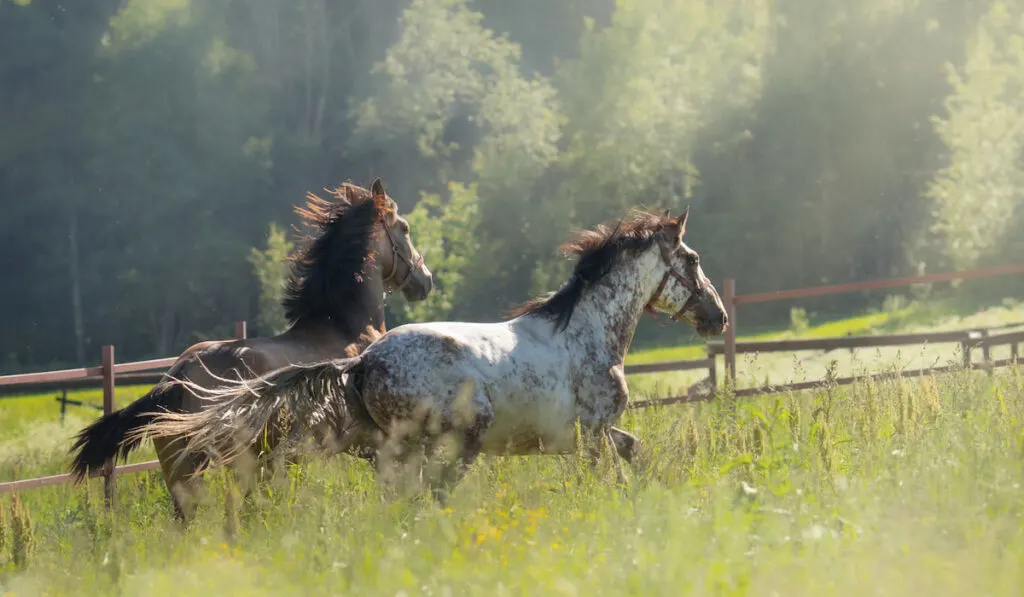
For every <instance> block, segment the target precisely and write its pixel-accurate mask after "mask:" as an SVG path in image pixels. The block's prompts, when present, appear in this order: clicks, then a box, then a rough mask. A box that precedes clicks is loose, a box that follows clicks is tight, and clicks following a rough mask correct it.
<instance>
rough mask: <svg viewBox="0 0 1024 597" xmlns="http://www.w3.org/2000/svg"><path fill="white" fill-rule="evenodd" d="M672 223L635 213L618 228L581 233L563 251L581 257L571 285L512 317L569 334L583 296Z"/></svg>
mask: <svg viewBox="0 0 1024 597" xmlns="http://www.w3.org/2000/svg"><path fill="white" fill-rule="evenodd" d="M671 222H672V217H671V216H669V215H655V214H653V213H649V212H645V211H634V212H633V213H632V214H630V217H629V218H626V219H623V220H620V221H619V222H618V223H616V225H615V227H614V228H609V227H608V226H607V225H604V224H601V225H598V226H597V227H595V228H594V229H593V230H584V231H582V232H579V233H578V234H576V236H574V237H573V238H572V239H571V240H570V241H569V242H567V243H565V244H564V245H562V247H561V251H562V253H563V254H564V255H566V256H569V255H579V260H578V261H577V262H576V267H575V268H574V269H573V272H572V276H571V277H570V278H569V281H568V282H566V283H565V285H563V286H562V288H561V289H559V290H558V292H555V293H554V294H552V295H549V296H547V297H544V298H537V299H533V300H530V301H527V302H525V303H523V304H522V305H519V306H518V307H514V308H512V309H511V310H509V312H508V316H509V317H518V316H520V315H538V316H541V317H544V318H547V319H550V320H552V321H554V323H555V329H556V330H557V331H563V330H565V328H566V327H567V326H568V325H569V320H570V319H572V313H573V311H574V310H575V309H576V304H577V303H578V302H579V300H580V297H582V296H583V292H584V291H586V290H587V289H588V288H590V287H591V286H593V285H594V284H596V283H597V282H598V281H600V280H601V278H603V277H604V276H606V275H608V272H610V271H611V270H612V268H613V267H614V266H615V263H616V262H617V260H618V258H619V256H620V255H622V254H623V253H627V252H632V253H637V252H642V251H644V250H646V249H648V248H649V247H650V246H651V245H652V244H653V243H654V242H655V241H656V240H657V234H658V233H659V232H661V231H662V230H664V229H665V227H666V226H668V225H669V224H670V223H671Z"/></svg>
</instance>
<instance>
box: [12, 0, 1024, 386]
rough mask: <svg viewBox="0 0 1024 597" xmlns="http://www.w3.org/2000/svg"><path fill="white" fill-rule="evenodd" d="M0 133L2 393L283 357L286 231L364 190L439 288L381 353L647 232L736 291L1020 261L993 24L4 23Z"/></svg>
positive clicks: (763, 12)
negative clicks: (142, 362)
mask: <svg viewBox="0 0 1024 597" xmlns="http://www.w3.org/2000/svg"><path fill="white" fill-rule="evenodd" d="M0 110H2V114H3V116H4V123H5V126H4V129H3V134H2V135H0V196H2V197H3V198H4V207H3V217H2V218H0V262H2V263H3V265H4V267H3V268H2V271H3V272H4V273H5V278H6V279H5V284H4V288H5V292H3V293H0V324H2V325H0V329H2V330H3V333H2V334H0V368H2V369H4V370H19V369H25V368H38V367H41V366H44V365H52V364H57V363H68V364H70V363H86V362H92V361H95V355H96V353H97V352H98V347H99V346H100V345H102V344H107V343H114V344H116V345H117V346H118V351H119V355H120V356H121V357H122V358H142V357H147V356H158V355H159V356H163V355H169V354H172V353H174V352H176V351H178V350H180V349H182V348H184V347H185V346H186V345H188V344H190V343H192V342H195V341H197V340H201V339H206V338H218V337H228V336H230V334H231V322H233V321H234V320H237V319H243V318H244V319H247V320H249V321H250V322H253V327H254V328H255V329H253V330H252V332H251V333H269V332H271V331H273V330H275V329H279V328H280V327H281V326H282V325H283V322H282V320H281V319H280V315H279V313H278V312H277V311H276V306H275V305H276V301H277V297H279V291H280V280H281V278H282V276H283V271H284V267H285V265H284V263H285V262H284V258H285V256H286V255H287V254H288V252H289V251H291V250H292V249H293V244H292V239H291V237H290V233H289V230H290V227H291V225H292V224H294V223H295V222H296V220H295V218H294V217H293V215H292V214H291V207H292V206H293V205H295V204H298V203H300V202H301V201H302V200H303V197H304V195H305V192H306V191H307V190H310V191H314V192H315V191H318V190H319V189H321V188H323V187H329V186H333V185H337V184H339V183H341V182H343V181H345V180H351V181H353V182H356V183H357V184H368V183H369V181H370V180H371V179H372V177H375V176H380V177H382V178H383V180H384V182H385V184H386V186H387V188H388V191H389V194H391V195H392V196H393V197H394V198H395V199H396V201H397V202H398V203H399V205H400V206H401V209H402V210H403V212H407V213H408V214H409V219H410V222H411V225H412V229H413V237H414V242H415V243H416V244H417V246H418V247H419V248H420V249H421V250H422V251H423V253H424V255H425V258H426V260H427V262H428V264H429V265H430V267H431V269H432V270H433V271H434V272H435V273H436V275H437V278H438V288H437V290H436V291H435V293H434V295H433V296H432V297H431V298H430V299H429V300H428V301H426V302H424V303H421V304H417V305H415V306H410V305H407V304H404V303H403V302H402V301H401V299H400V298H397V297H396V298H395V299H394V300H391V301H390V302H389V307H388V309H389V312H388V320H389V325H392V326H393V325H396V324H398V323H401V322H403V321H408V320H423V319H442V318H443V319H448V318H460V319H469V320H493V319H496V318H498V317H500V316H501V314H502V312H503V311H504V309H505V308H507V307H508V306H510V305H512V304H514V303H517V302H520V301H522V300H523V299H526V298H528V297H531V296H536V295H538V294H542V293H545V292H549V291H551V290H554V289H556V288H557V287H558V286H559V285H560V284H561V283H562V282H564V280H565V276H566V275H567V271H568V265H569V264H567V263H565V262H564V261H563V260H561V259H559V258H558V257H557V255H556V247H557V246H558V244H559V243H561V242H562V241H564V240H565V238H566V237H567V235H568V234H570V233H571V231H572V230H573V229H575V228H578V227H583V226H590V225H593V224H595V223H597V222H601V221H607V220H609V219H613V218H615V217H617V216H619V215H621V214H622V213H623V211H624V210H625V209H627V208H629V207H632V206H648V207H652V208H659V209H666V208H670V209H674V210H677V211H678V210H681V209H682V208H683V207H684V206H686V205H689V206H691V215H692V218H691V219H692V225H691V226H690V230H689V232H688V240H689V242H690V244H691V245H692V246H693V247H695V248H696V249H697V250H699V251H700V252H701V254H702V259H703V262H704V267H705V270H706V271H707V273H708V274H709V275H710V276H711V277H712V279H713V280H714V281H715V282H716V283H719V284H720V282H721V280H722V279H723V278H724V277H725V276H733V277H736V278H737V279H738V280H739V281H740V282H739V283H740V291H741V292H742V291H765V290H774V289H781V288H790V287H799V286H806V285H815V284H822V283H830V282H844V281H856V280H862V279H871V278H879V277H887V276H892V275H906V274H913V273H918V272H920V271H929V272H934V271H945V270H950V269H963V268H967V267H972V266H975V265H980V264H986V263H1005V262H1007V261H1010V260H1013V259H1014V256H1016V255H1020V254H1022V251H1021V249H1024V246H1022V244H1024V240H1022V237H1021V235H1020V234H1015V231H1017V230H1020V227H1021V225H1022V224H1024V210H1021V209H1017V206H1018V205H1019V204H1020V203H1021V201H1020V199H1019V196H1020V189H1021V187H1022V184H1024V177H1022V175H1024V168H1022V161H1021V157H1022V149H1024V147H1022V143H1024V8H1021V7H1020V6H1019V5H1018V4H1017V3H1011V2H1005V1H1001V0H957V1H953V0H861V1H859V2H847V1H845V0H815V1H814V2H806V1H804V2H801V1H796V0H773V1H769V0H701V1H697V2H694V1H690V0H587V1H584V0H517V2H507V1H503V0H333V1H332V0H80V1H78V2H66V1H63V0H0ZM1018 286H1019V285H1018ZM878 302H880V299H879V297H878V296H874V295H872V296H859V295H852V296H839V297H831V298H829V299H827V300H826V299H822V300H821V301H818V302H815V303H814V307H815V308H817V309H819V310H822V311H830V312H835V313H841V312H849V311H851V310H856V309H862V308H864V307H867V306H870V305H872V304H875V303H878ZM788 309H789V306H788V305H778V306H774V307H769V308H765V309H762V310H759V311H756V312H752V315H750V316H746V315H745V317H744V325H745V326H746V325H751V324H759V323H770V322H771V321H777V320H778V319H779V318H780V317H781V318H785V317H788V313H789V311H788ZM680 334H683V335H682V336H680ZM687 338H688V336H687V335H686V333H685V332H682V331H680V330H679V329H677V328H672V327H671V326H668V327H665V328H661V327H658V326H657V325H656V324H651V323H646V324H645V325H644V326H643V327H642V328H641V329H640V331H639V334H638V341H639V342H671V341H678V340H685V339H687Z"/></svg>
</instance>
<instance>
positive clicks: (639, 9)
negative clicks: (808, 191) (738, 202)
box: [559, 0, 772, 220]
mask: <svg viewBox="0 0 1024 597" xmlns="http://www.w3.org/2000/svg"><path fill="white" fill-rule="evenodd" d="M769 8H770V3H768V2H764V1H762V0H730V1H727V2H714V3H704V2H696V3H694V2H673V1H665V0H632V1H628V2H626V1H623V2H619V3H617V5H616V11H615V13H614V15H613V17H612V23H611V25H610V26H609V27H607V28H603V29H598V28H597V27H595V26H594V24H593V23H592V22H591V23H590V24H589V25H588V27H587V30H586V31H585V32H584V34H583V37H582V39H581V41H580V56H579V58H578V59H576V60H574V61H572V62H570V63H568V64H567V65H566V66H565V68H563V69H562V70H561V71H560V73H559V75H560V78H559V89H560V91H561V93H562V96H563V98H564V102H565V105H566V113H567V115H568V118H569V123H568V124H567V130H568V132H569V137H570V139H571V145H570V149H569V151H568V152H567V155H566V156H565V160H566V161H567V162H568V163H571V164H572V165H573V168H574V170H576V172H574V177H573V182H574V183H575V185H576V188H575V189H574V191H573V193H574V194H575V196H577V197H579V198H580V205H578V207H577V209H578V210H579V211H580V213H585V214H587V215H586V216H585V217H586V218H587V220H591V219H592V218H594V217H595V216H596V217H599V218H608V217H614V216H615V215H618V214H619V213H620V212H621V211H622V210H623V209H624V208H626V207H629V206H634V205H637V204H646V205H655V206H658V205H660V206H664V207H678V201H679V200H680V199H683V198H686V197H688V196H689V195H690V193H691V189H692V187H693V186H694V185H695V184H696V181H697V172H696V171H695V168H694V164H693V163H692V160H691V155H692V153H693V150H694V146H695V144H696V142H697V134H698V133H699V132H700V131H701V130H702V129H703V128H704V127H706V126H707V125H709V124H710V123H713V122H714V121H715V120H716V119H717V118H720V117H723V116H726V115H727V114H729V113H730V111H731V110H736V109H749V107H750V106H751V104H752V103H753V102H755V101H756V99H757V98H758V96H759V94H760V91H761V87H762V77H763V73H762V72H761V64H762V62H763V61H764V58H765V55H766V52H767V51H768V47H769V46H768V42H769V40H770V36H771V32H772V27H771V14H770V12H769Z"/></svg>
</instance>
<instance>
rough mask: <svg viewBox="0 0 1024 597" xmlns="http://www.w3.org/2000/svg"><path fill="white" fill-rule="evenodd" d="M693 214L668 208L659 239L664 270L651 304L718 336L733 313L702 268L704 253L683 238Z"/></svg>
mask: <svg viewBox="0 0 1024 597" xmlns="http://www.w3.org/2000/svg"><path fill="white" fill-rule="evenodd" d="M689 215H690V209H689V208H687V209H686V210H685V211H684V212H683V213H682V215H680V216H677V217H671V216H669V213H668V212H667V211H666V212H665V218H666V219H667V223H666V225H665V226H664V228H663V229H662V230H661V231H660V232H659V233H658V237H657V243H656V244H657V251H659V252H660V254H661V264H662V267H663V270H662V271H663V273H662V278H661V282H660V283H659V284H658V287H657V289H656V290H655V291H654V294H653V295H652V296H651V298H650V300H649V301H648V303H647V308H648V310H650V311H656V312H662V313H670V314H671V315H672V319H675V320H680V319H681V320H683V321H686V322H687V323H689V324H690V325H692V326H693V327H694V329H695V330H697V333H698V334H700V335H701V336H702V337H705V338H706V337H708V336H718V335H721V333H722V332H723V331H725V327H726V326H727V325H728V324H729V316H728V315H727V314H726V311H725V306H724V305H723V304H722V299H721V298H720V297H719V296H718V291H717V290H716V289H715V286H714V285H713V284H712V283H711V280H709V279H708V278H707V276H705V275H704V270H703V269H701V266H700V255H698V254H697V252H696V251H694V250H693V249H691V248H690V247H688V246H687V245H686V243H684V242H683V235H684V234H686V222H687V220H688V218H689Z"/></svg>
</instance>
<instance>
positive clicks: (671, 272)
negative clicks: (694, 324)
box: [644, 239, 704, 321]
mask: <svg viewBox="0 0 1024 597" xmlns="http://www.w3.org/2000/svg"><path fill="white" fill-rule="evenodd" d="M658 249H660V251H661V260H662V261H664V262H665V265H666V266H668V269H667V270H665V275H664V276H662V277H661V282H660V283H659V284H658V288H657V289H655V291H654V294H652V295H651V298H650V300H648V301H647V304H646V305H644V310H645V311H647V312H648V313H650V314H651V315H653V316H657V312H656V311H655V310H654V308H653V307H652V306H651V305H653V304H654V303H656V302H658V299H659V298H661V293H662V292H664V290H665V286H667V285H668V279H669V278H670V277H672V278H675V279H676V282H679V285H680V286H682V287H683V288H685V289H687V290H688V291H689V292H690V296H688V297H686V302H685V303H683V306H682V308H681V309H679V310H678V311H676V312H675V314H673V315H671V316H670V317H671V318H672V320H673V321H679V320H680V319H682V317H683V314H684V313H686V311H688V310H689V309H690V307H691V305H692V304H693V303H695V302H697V300H699V299H700V295H701V294H703V292H704V288H703V287H700V286H695V284H692V283H691V282H690V281H689V280H687V279H686V277H685V276H683V275H682V274H680V273H679V272H678V271H676V267H675V265H673V264H672V253H671V251H669V250H668V249H666V248H665V244H664V243H663V242H662V241H661V239H658Z"/></svg>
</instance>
